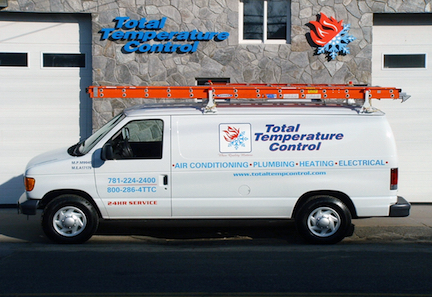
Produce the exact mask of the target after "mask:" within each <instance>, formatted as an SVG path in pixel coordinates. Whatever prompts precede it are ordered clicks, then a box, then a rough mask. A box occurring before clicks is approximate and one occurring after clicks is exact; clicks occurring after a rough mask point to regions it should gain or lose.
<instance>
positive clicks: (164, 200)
mask: <svg viewBox="0 0 432 297" xmlns="http://www.w3.org/2000/svg"><path fill="white" fill-rule="evenodd" d="M169 149H170V117H158V118H149V119H145V120H131V121H130V122H128V123H127V124H126V125H124V126H123V127H122V128H121V129H120V130H118V131H117V132H116V133H115V134H114V136H112V137H111V138H110V140H109V141H107V142H106V143H105V145H104V148H103V149H102V154H101V155H102V159H103V160H101V163H102V165H101V166H99V167H98V168H95V181H96V187H97V191H98V194H99V197H100V198H101V199H102V201H103V203H104V205H105V208H106V210H107V212H108V215H109V217H110V218H111V219H114V218H119V219H120V218H131V219H133V218H146V217H153V218H155V217H158V218H165V217H171V186H170V181H171V176H170V169H171V166H170V165H171V160H170V151H169Z"/></svg>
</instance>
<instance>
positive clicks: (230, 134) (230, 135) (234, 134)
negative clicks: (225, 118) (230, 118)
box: [223, 126, 240, 142]
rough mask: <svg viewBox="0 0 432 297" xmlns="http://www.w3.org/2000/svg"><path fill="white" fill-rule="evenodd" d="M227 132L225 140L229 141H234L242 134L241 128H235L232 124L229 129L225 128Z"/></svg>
mask: <svg viewBox="0 0 432 297" xmlns="http://www.w3.org/2000/svg"><path fill="white" fill-rule="evenodd" d="M223 132H224V133H225V136H224V138H225V140H226V141H228V142H232V141H234V140H236V139H237V138H238V137H239V135H240V129H236V128H233V127H231V126H228V130H223Z"/></svg>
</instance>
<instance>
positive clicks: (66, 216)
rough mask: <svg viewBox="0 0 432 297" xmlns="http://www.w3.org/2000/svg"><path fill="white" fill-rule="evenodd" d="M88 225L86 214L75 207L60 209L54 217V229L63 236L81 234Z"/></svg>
mask: <svg viewBox="0 0 432 297" xmlns="http://www.w3.org/2000/svg"><path fill="white" fill-rule="evenodd" d="M86 225H87V218H86V216H85V214H84V213H83V212H82V211H81V210H80V209H79V208H77V207H75V206H65V207H62V208H60V209H59V210H58V211H57V212H56V213H55V214H54V217H53V226H54V229H55V230H56V231H57V232H58V233H59V234H60V235H62V236H66V237H72V236H76V235H78V234H80V233H81V232H82V231H83V230H84V229H85V227H86Z"/></svg>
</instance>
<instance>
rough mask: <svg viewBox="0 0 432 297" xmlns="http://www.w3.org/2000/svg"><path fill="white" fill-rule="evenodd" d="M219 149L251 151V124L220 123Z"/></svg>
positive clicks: (239, 151) (228, 151) (225, 150)
mask: <svg viewBox="0 0 432 297" xmlns="http://www.w3.org/2000/svg"><path fill="white" fill-rule="evenodd" d="M219 149H220V152H221V153H249V152H251V150H252V148H251V126H250V124H220V125H219Z"/></svg>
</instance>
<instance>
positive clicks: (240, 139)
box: [223, 126, 249, 150]
mask: <svg viewBox="0 0 432 297" xmlns="http://www.w3.org/2000/svg"><path fill="white" fill-rule="evenodd" d="M223 132H225V135H224V138H225V140H226V141H227V142H229V144H228V147H234V148H235V149H236V150H238V149H239V147H245V146H246V141H247V140H249V138H247V137H246V136H245V131H243V132H240V129H237V128H234V127H230V126H228V129H227V130H224V131H223Z"/></svg>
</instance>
